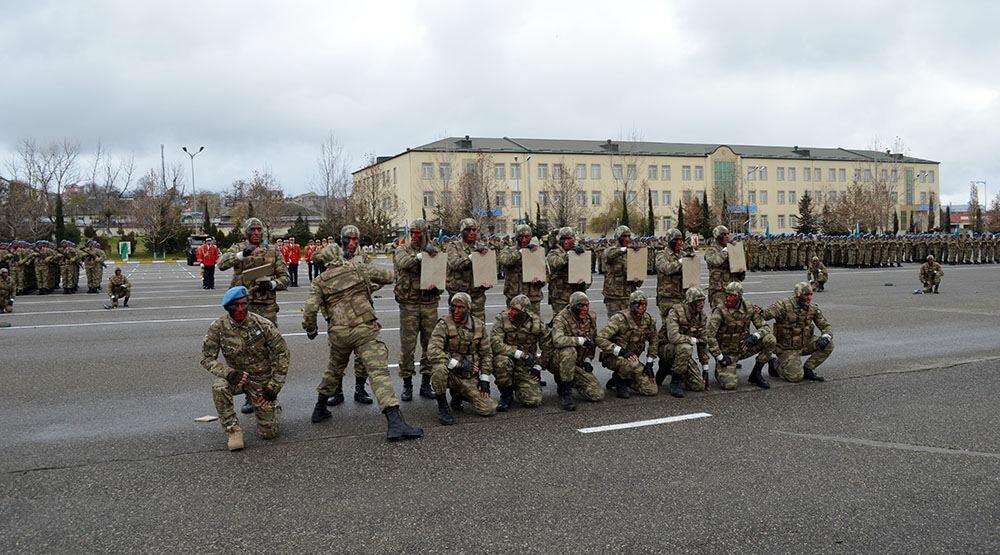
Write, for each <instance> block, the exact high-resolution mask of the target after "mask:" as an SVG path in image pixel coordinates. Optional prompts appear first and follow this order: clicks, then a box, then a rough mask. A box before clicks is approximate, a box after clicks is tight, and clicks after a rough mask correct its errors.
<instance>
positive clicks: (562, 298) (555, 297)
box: [528, 246, 593, 304]
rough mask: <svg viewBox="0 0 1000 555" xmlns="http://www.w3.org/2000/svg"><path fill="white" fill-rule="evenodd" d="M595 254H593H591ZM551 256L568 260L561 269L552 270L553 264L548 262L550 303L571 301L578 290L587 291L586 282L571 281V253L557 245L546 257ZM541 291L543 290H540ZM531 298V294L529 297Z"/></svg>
mask: <svg viewBox="0 0 1000 555" xmlns="http://www.w3.org/2000/svg"><path fill="white" fill-rule="evenodd" d="M591 256H593V254H591ZM549 257H559V258H561V259H563V260H565V261H566V264H565V265H564V266H563V267H562V269H560V270H551V268H552V264H548V263H547V262H546V263H547V265H548V266H549V269H550V270H551V271H550V273H549V304H552V303H553V302H558V303H563V304H566V303H569V297H570V295H572V294H573V293H575V292H576V291H586V290H587V287H588V286H589V285H588V284H586V283H569V253H567V252H566V251H565V250H563V248H562V247H561V246H556V247H555V248H553V249H552V250H550V251H549V253H548V255H547V256H546V259H547V258H549ZM539 293H541V290H539ZM528 298H529V299H530V298H531V297H530V296H529V297H528Z"/></svg>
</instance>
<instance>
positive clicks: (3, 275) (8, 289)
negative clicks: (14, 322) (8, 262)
mask: <svg viewBox="0 0 1000 555" xmlns="http://www.w3.org/2000/svg"><path fill="white" fill-rule="evenodd" d="M16 289H17V286H16V285H15V284H14V280H13V279H12V278H11V277H10V270H8V269H7V268H0V312H14V295H16V294H17V293H16Z"/></svg>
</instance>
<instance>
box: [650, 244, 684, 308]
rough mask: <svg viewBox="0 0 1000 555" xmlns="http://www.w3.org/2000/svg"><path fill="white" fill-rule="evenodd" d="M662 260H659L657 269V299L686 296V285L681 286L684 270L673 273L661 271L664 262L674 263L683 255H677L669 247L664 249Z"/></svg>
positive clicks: (661, 255)
mask: <svg viewBox="0 0 1000 555" xmlns="http://www.w3.org/2000/svg"><path fill="white" fill-rule="evenodd" d="M658 258H659V259H660V260H658V261H657V264H656V269H657V274H656V300H657V301H659V300H661V299H673V300H677V299H682V298H684V287H682V286H681V283H682V278H683V277H684V275H683V272H676V273H673V274H664V273H662V272H660V271H659V268H660V266H661V265H662V264H660V263H661V262H663V263H665V264H673V263H674V262H678V261H679V260H680V259H681V257H680V256H677V255H676V254H675V253H674V251H672V250H670V249H669V247H668V248H666V249H664V250H663V251H662V252H661V253H660V255H659V257H658Z"/></svg>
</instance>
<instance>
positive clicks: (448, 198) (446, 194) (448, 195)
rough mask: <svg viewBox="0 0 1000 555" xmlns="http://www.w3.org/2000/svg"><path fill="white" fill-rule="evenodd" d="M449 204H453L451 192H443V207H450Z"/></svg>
mask: <svg viewBox="0 0 1000 555" xmlns="http://www.w3.org/2000/svg"><path fill="white" fill-rule="evenodd" d="M449 202H451V192H450V191H441V206H448V203H449Z"/></svg>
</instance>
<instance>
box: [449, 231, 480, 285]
mask: <svg viewBox="0 0 1000 555" xmlns="http://www.w3.org/2000/svg"><path fill="white" fill-rule="evenodd" d="M451 245H454V246H455V247H457V249H458V253H459V255H460V256H462V257H463V258H465V259H468V258H469V256H470V255H471V254H472V250H473V249H472V246H470V245H469V244H468V243H466V242H465V241H464V240H463V239H456V240H454V241H452V242H451ZM451 245H449V249H450V248H451ZM449 258H450V257H449ZM445 287H447V288H448V291H449V292H451V293H458V292H459V291H464V292H466V293H469V294H472V289H473V287H472V265H471V264H470V265H469V267H468V269H466V270H458V271H452V269H451V268H448V274H447V276H446V278H445Z"/></svg>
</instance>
